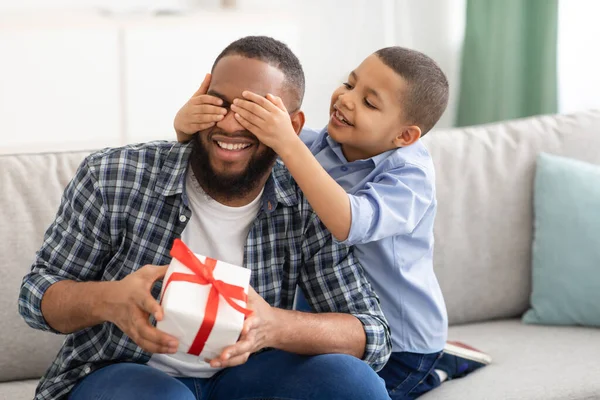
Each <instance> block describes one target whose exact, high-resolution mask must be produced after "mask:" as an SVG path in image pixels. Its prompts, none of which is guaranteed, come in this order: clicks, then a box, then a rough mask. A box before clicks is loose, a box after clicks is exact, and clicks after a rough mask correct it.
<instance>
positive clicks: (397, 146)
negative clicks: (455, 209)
mask: <svg viewBox="0 0 600 400" xmlns="http://www.w3.org/2000/svg"><path fill="white" fill-rule="evenodd" d="M208 84H209V77H208V76H207V79H205V81H204V82H203V85H202V86H201V88H200V90H199V91H198V92H197V93H196V94H195V95H194V97H192V99H190V101H189V102H188V103H187V104H186V105H185V106H184V107H183V108H182V109H181V110H180V111H179V112H178V114H177V116H176V118H175V124H174V125H175V129H176V132H177V136H178V140H180V141H187V140H189V135H190V134H193V133H195V132H198V131H200V130H203V129H208V128H210V127H212V126H214V125H215V124H218V121H220V120H221V119H223V118H224V116H225V115H227V113H228V112H229V111H228V110H227V108H226V107H225V108H224V107H220V106H222V105H223V103H222V101H221V100H220V99H216V98H215V97H212V98H211V96H209V95H206V92H207V88H208ZM243 96H244V98H243V99H235V100H234V101H233V104H231V105H230V109H231V112H233V113H234V117H235V118H236V120H237V122H238V123H239V125H240V127H241V128H240V130H247V131H249V132H251V133H253V134H254V135H255V136H256V137H257V138H258V139H259V140H260V141H261V142H263V143H264V144H265V145H267V146H269V147H271V148H272V149H273V150H274V151H275V152H277V154H278V155H279V156H280V157H281V159H282V161H283V162H284V163H285V165H286V166H287V168H288V169H289V170H290V172H291V173H292V175H293V176H294V178H295V180H296V182H297V183H298V184H299V185H300V187H301V188H302V191H303V192H304V194H305V195H306V197H307V199H308V200H309V202H310V204H311V206H312V207H313V209H314V210H315V211H316V212H317V214H318V215H319V217H320V218H321V220H322V222H323V223H324V224H325V226H327V228H328V229H329V230H330V231H331V233H332V235H333V236H334V237H335V238H336V239H337V240H339V241H342V242H344V243H347V244H350V245H354V246H355V250H354V252H355V254H356V255H357V256H358V258H359V259H360V261H361V264H362V265H363V268H364V270H365V272H366V274H367V275H368V276H369V279H370V281H371V284H372V285H373V288H374V289H375V291H376V293H377V294H378V295H379V298H380V301H381V305H382V308H383V311H384V314H385V316H386V318H387V319H388V322H389V324H390V328H391V333H392V344H393V353H392V356H391V357H390V360H389V362H388V363H387V364H386V366H385V367H384V368H383V370H381V371H380V372H379V374H380V376H381V377H382V378H383V379H384V380H385V382H386V386H387V389H388V392H389V394H390V397H391V398H392V399H400V398H402V399H405V398H415V397H418V396H419V395H421V394H423V393H425V392H427V391H429V390H431V389H433V388H435V387H437V386H439V385H440V383H441V382H443V381H444V380H445V379H448V378H455V377H460V376H464V375H466V374H467V373H469V372H471V371H473V370H475V369H477V368H480V367H482V366H483V365H486V364H488V363H489V362H490V361H491V360H490V358H489V356H487V355H486V354H485V353H481V352H479V351H477V350H475V349H472V348H467V346H465V345H463V344H461V343H456V342H455V343H449V344H446V337H447V315H446V307H445V304H444V300H443V297H442V293H441V290H440V287H439V284H438V281H437V278H436V276H435V274H434V271H433V262H432V257H433V223H434V218H435V213H436V198H435V175H434V168H433V163H432V160H431V157H430V155H429V153H428V151H427V149H426V148H425V146H424V145H423V144H422V142H421V141H420V138H421V137H422V136H423V135H425V134H426V133H427V132H428V131H429V130H430V129H431V128H432V127H433V126H434V125H435V124H436V123H437V121H438V120H439V118H440V117H441V115H442V113H443V112H444V110H445V108H446V105H447V102H448V82H447V79H446V76H445V75H444V73H443V72H442V71H441V69H440V68H439V67H438V65H437V64H436V63H435V62H434V61H433V60H432V59H430V58H429V57H427V56H425V55H424V54H421V53H419V52H417V51H414V50H409V49H405V48H401V47H388V48H384V49H381V50H379V51H377V52H375V53H374V54H372V55H371V56H369V57H367V58H366V59H365V60H364V61H363V62H362V63H361V64H360V65H359V66H358V68H356V69H355V70H354V71H352V72H351V73H350V75H349V77H348V81H347V82H345V83H344V84H343V85H342V86H340V87H339V88H338V89H337V90H335V92H334V93H333V96H332V98H331V106H330V110H329V114H330V121H329V124H328V125H327V127H326V128H325V129H323V130H322V131H321V133H320V134H319V135H318V136H317V138H316V139H315V140H314V142H313V143H312V145H311V146H310V150H309V149H308V148H307V147H306V146H304V145H303V143H302V142H301V140H300V138H299V137H298V136H297V135H296V133H295V131H294V129H293V128H292V125H291V122H290V117H289V114H288V111H287V110H286V109H285V107H284V105H283V102H282V101H281V99H279V98H277V97H274V96H272V95H270V94H267V95H266V97H262V96H259V95H257V94H254V93H250V92H244V93H243ZM226 106H227V105H226ZM232 151H235V149H232ZM444 348H445V350H446V351H445V352H444V351H443V350H444Z"/></svg>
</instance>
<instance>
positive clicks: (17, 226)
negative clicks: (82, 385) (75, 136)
mask: <svg viewBox="0 0 600 400" xmlns="http://www.w3.org/2000/svg"><path fill="white" fill-rule="evenodd" d="M86 154H88V152H74V153H62V154H36V155H12V156H11V155H2V156H0V188H2V190H0V215H1V217H0V221H2V226H1V228H0V254H1V255H2V265H1V267H0V268H1V269H2V279H0V321H2V324H0V337H1V338H2V347H1V350H0V382H2V381H8V380H14V379H29V378H38V377H40V376H41V375H42V374H43V372H44V371H45V370H46V369H47V368H48V367H49V366H50V363H51V362H52V360H53V359H54V357H55V356H56V354H57V352H58V348H59V346H60V344H61V343H62V340H63V337H62V336H59V335H54V334H51V333H47V332H40V331H35V330H34V329H32V328H30V327H29V326H27V325H26V324H25V322H24V321H23V319H22V318H21V316H20V315H19V314H18V311H17V303H18V296H19V287H20V285H21V280H22V279H23V276H24V275H25V274H26V273H27V272H29V269H30V268H31V263H32V262H33V260H34V257H35V252H36V251H37V250H38V249H39V248H40V246H41V244H42V239H43V236H44V232H45V230H46V228H48V226H49V225H50V223H51V222H52V220H53V219H54V216H55V214H56V211H57V210H58V205H59V201H60V197H61V195H62V192H63V189H64V187H65V186H66V185H67V183H68V182H69V180H70V179H71V178H72V177H73V176H74V174H75V170H76V169H77V167H78V165H79V163H80V162H81V160H82V159H83V158H84V157H85V155H86ZM0 398H7V399H9V398H10V399H12V397H2V396H1V395H0ZM29 398H31V397H29Z"/></svg>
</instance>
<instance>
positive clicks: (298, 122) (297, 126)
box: [290, 110, 306, 135]
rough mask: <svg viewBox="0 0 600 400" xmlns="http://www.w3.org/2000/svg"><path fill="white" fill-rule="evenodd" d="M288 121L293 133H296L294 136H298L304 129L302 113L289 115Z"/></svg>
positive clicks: (297, 112) (299, 111)
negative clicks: (290, 122)
mask: <svg viewBox="0 0 600 400" xmlns="http://www.w3.org/2000/svg"><path fill="white" fill-rule="evenodd" d="M290 119H291V120H292V126H293V127H294V131H296V135H299V134H300V131H301V130H302V128H303V127H304V122H305V121H306V119H305V116H304V111H302V110H298V111H296V112H295V113H293V114H291V115H290Z"/></svg>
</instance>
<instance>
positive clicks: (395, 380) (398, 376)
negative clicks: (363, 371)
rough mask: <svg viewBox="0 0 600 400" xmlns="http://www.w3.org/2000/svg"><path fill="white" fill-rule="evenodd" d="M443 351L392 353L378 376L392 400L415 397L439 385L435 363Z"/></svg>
mask: <svg viewBox="0 0 600 400" xmlns="http://www.w3.org/2000/svg"><path fill="white" fill-rule="evenodd" d="M442 355H443V352H439V353H433V354H418V353H408V352H396V353H392V355H391V356H390V359H389V360H388V362H387V364H385V367H383V369H382V370H381V371H379V372H378V374H379V376H380V377H381V378H383V380H384V381H385V387H386V389H387V391H388V394H389V395H390V398H391V399H392V400H404V399H416V398H417V397H419V396H420V395H422V394H425V393H427V392H429V391H430V390H432V389H435V388H436V387H438V386H440V384H441V382H440V378H439V377H438V375H437V373H435V371H434V369H435V365H436V364H437V362H438V360H439V359H440V358H441V357H442Z"/></svg>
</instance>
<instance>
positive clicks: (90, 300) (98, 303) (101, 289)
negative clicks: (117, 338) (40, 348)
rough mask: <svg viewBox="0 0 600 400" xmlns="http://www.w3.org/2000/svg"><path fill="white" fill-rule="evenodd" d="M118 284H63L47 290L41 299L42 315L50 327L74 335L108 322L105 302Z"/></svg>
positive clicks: (67, 281) (69, 282)
mask: <svg viewBox="0 0 600 400" xmlns="http://www.w3.org/2000/svg"><path fill="white" fill-rule="evenodd" d="M114 284H115V282H75V281H69V280H66V281H60V282H57V283H55V284H53V285H52V286H50V287H49V288H48V290H46V293H45V294H44V297H43V298H42V314H43V315H44V318H45V319H46V322H47V323H48V325H50V326H51V327H52V328H53V329H55V330H57V331H59V332H62V333H72V332H75V331H78V330H81V329H84V328H89V327H91V326H94V325H98V324H101V323H103V322H104V321H106V318H105V311H107V309H108V307H109V306H108V305H107V304H105V299H107V298H108V296H107V293H108V291H109V290H111V289H112V285H114Z"/></svg>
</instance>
